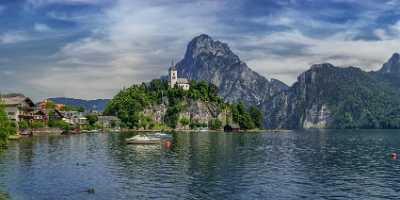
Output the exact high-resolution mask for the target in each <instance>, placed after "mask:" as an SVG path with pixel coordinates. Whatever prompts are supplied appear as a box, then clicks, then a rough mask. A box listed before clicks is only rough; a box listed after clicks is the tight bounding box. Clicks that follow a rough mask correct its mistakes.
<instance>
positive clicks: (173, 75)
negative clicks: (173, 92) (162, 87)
mask: <svg viewBox="0 0 400 200" xmlns="http://www.w3.org/2000/svg"><path fill="white" fill-rule="evenodd" d="M168 84H169V86H170V87H171V88H174V87H175V86H177V87H180V88H182V89H183V90H189V88H190V84H189V81H188V80H187V79H186V78H178V70H176V65H175V64H174V63H172V66H171V67H170V68H169V81H168Z"/></svg>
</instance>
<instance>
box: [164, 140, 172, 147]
mask: <svg viewBox="0 0 400 200" xmlns="http://www.w3.org/2000/svg"><path fill="white" fill-rule="evenodd" d="M171 145H172V143H171V141H169V140H165V142H164V146H165V148H168V149H169V148H171Z"/></svg>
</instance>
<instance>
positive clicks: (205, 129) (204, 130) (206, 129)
mask: <svg viewBox="0 0 400 200" xmlns="http://www.w3.org/2000/svg"><path fill="white" fill-rule="evenodd" d="M199 131H200V132H208V128H201V129H200V130H199Z"/></svg>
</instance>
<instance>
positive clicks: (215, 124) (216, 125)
mask: <svg viewBox="0 0 400 200" xmlns="http://www.w3.org/2000/svg"><path fill="white" fill-rule="evenodd" d="M208 127H209V128H210V129H212V130H218V129H221V128H222V122H221V121H220V120H219V119H212V120H210V121H209V122H208Z"/></svg>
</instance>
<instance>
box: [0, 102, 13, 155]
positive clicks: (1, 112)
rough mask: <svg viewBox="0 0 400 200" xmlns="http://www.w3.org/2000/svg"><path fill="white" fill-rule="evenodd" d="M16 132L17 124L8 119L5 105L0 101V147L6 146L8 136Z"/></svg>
mask: <svg viewBox="0 0 400 200" xmlns="http://www.w3.org/2000/svg"><path fill="white" fill-rule="evenodd" d="M15 133H16V129H15V125H13V123H12V122H11V121H10V120H9V119H8V116H7V113H6V112H5V108H4V105H3V104H2V102H0V147H1V148H3V147H5V145H6V144H7V139H8V136H9V135H13V134H15Z"/></svg>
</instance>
